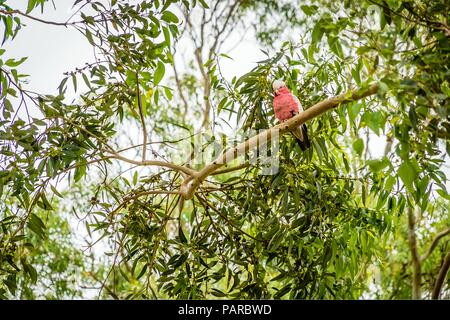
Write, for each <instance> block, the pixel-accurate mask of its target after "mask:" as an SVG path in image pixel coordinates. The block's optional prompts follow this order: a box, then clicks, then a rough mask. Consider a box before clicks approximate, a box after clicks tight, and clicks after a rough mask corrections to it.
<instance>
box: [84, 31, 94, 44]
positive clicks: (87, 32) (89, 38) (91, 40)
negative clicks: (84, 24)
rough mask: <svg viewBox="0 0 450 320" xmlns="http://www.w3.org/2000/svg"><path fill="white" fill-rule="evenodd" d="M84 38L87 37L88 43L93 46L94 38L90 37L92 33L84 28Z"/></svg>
mask: <svg viewBox="0 0 450 320" xmlns="http://www.w3.org/2000/svg"><path fill="white" fill-rule="evenodd" d="M86 38H87V39H88V41H89V43H90V44H91V45H93V46H95V42H94V38H93V37H92V33H91V32H90V31H89V30H88V29H86Z"/></svg>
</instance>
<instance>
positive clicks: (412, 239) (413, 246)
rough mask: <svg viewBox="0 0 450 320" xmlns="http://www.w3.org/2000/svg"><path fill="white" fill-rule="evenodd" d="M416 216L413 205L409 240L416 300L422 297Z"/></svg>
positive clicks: (410, 210)
mask: <svg viewBox="0 0 450 320" xmlns="http://www.w3.org/2000/svg"><path fill="white" fill-rule="evenodd" d="M415 224H416V218H415V216H414V211H413V209H412V208H411V207H409V208H408V242H409V248H410V250H411V255H412V263H413V283H412V298H413V299H414V300H418V299H420V284H421V265H420V257H419V253H418V250H417V241H416V231H415Z"/></svg>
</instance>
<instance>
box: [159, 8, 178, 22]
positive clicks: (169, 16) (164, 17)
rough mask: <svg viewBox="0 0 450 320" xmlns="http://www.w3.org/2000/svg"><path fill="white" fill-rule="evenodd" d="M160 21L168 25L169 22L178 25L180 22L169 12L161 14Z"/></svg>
mask: <svg viewBox="0 0 450 320" xmlns="http://www.w3.org/2000/svg"><path fill="white" fill-rule="evenodd" d="M161 19H162V20H164V21H166V22H168V23H170V22H173V23H178V22H179V21H180V20H179V19H178V17H177V16H176V15H175V14H173V13H172V12H170V11H168V10H166V11H164V12H163V14H162V16H161Z"/></svg>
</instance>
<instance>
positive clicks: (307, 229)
mask: <svg viewBox="0 0 450 320" xmlns="http://www.w3.org/2000/svg"><path fill="white" fill-rule="evenodd" d="M72 2H73V7H72V9H73V12H74V13H73V14H72V15H71V16H70V18H69V19H68V20H66V21H62V20H61V21H60V20H58V21H55V20H52V19H47V18H46V15H47V13H48V12H50V11H51V10H54V6H55V5H56V6H58V5H59V4H58V3H56V4H55V3H53V2H52V1H48V0H28V2H27V5H25V6H24V7H23V8H21V7H16V6H17V4H16V2H15V1H10V0H3V1H0V18H1V21H2V27H3V31H4V32H3V39H2V41H3V44H7V43H12V44H14V42H15V41H17V38H16V36H17V35H18V34H19V33H27V32H28V33H32V32H33V30H32V28H29V26H28V24H29V23H39V24H45V25H47V26H48V27H49V28H66V29H67V30H68V29H73V30H76V31H78V32H79V33H80V34H81V35H82V36H83V38H84V39H85V41H86V43H88V44H89V45H90V46H91V47H92V52H93V59H92V61H86V64H85V65H83V66H77V67H74V68H73V69H70V68H71V66H68V70H67V72H66V73H65V74H64V75H59V74H50V75H47V76H48V77H51V78H54V79H55V81H57V82H58V83H59V86H58V88H57V90H56V91H55V92H53V93H51V92H36V91H34V90H33V88H30V86H29V84H28V81H27V80H28V79H30V78H33V74H31V75H26V74H23V71H21V66H22V63H24V61H26V59H27V57H26V56H24V57H22V56H17V57H16V56H14V57H11V56H10V55H9V54H8V50H5V49H4V48H2V49H0V89H1V90H0V91H1V93H0V103H1V104H0V297H1V298H3V299H17V298H22V299H36V298H47V299H63V298H75V297H98V298H102V299H110V298H113V299H155V298H170V299H175V298H183V299H211V298H240V299H261V298H264V299H359V298H370V299H409V298H413V299H437V298H449V297H450V279H449V277H447V273H448V269H449V268H450V242H449V239H450V237H449V236H448V235H449V234H450V216H449V208H450V206H449V204H450V202H449V201H450V195H449V193H448V187H449V184H448V181H447V177H448V175H449V174H450V162H449V161H448V159H449V155H450V139H449V138H450V64H449V61H450V42H449V40H450V16H449V12H450V10H449V9H450V4H449V3H448V1H444V0H429V1H426V2H425V1H422V0H403V1H397V0H362V1H348V0H346V1H344V2H343V3H339V2H336V1H330V0H315V1H314V0H313V1H304V0H291V1H289V0H278V1H275V0H262V1H250V0H223V1H219V0H211V1H209V0H183V1H180V0H154V1H144V0H139V1H126V0H108V1H106V0H99V1H92V0H76V1H72ZM248 38H250V39H251V41H252V43H253V45H254V46H257V47H258V48H259V49H260V51H261V52H262V54H263V55H264V56H265V58H264V59H263V60H260V61H257V62H255V63H253V65H252V66H253V68H249V69H248V70H243V68H242V65H243V63H242V60H243V59H244V57H245V52H243V50H234V49H235V48H238V49H239V45H240V44H242V42H243V41H244V39H248ZM55 41H57V40H56V39H55ZM2 46H3V45H2ZM24 54H27V55H29V56H32V55H33V51H32V50H30V52H27V53H24ZM253 61H254V60H253ZM230 73H231V75H230ZM232 73H235V74H232ZM275 79H282V80H284V81H285V82H286V84H287V86H288V87H289V89H290V90H291V91H292V93H293V94H295V95H296V96H298V97H299V99H300V101H301V102H302V105H303V107H304V108H305V112H303V113H300V114H298V115H296V116H295V117H294V118H292V119H290V120H288V121H287V122H285V123H282V124H277V123H276V122H275V118H274V114H273V106H272V100H273V93H272V82H273V80H275ZM302 123H306V124H307V126H308V130H309V131H308V132H309V135H310V140H311V143H312V148H311V149H308V150H307V151H305V152H302V151H301V150H300V148H299V147H298V146H297V144H296V142H295V141H294V139H292V138H291V137H290V135H289V134H286V133H287V132H288V129H289V128H293V127H295V126H298V125H299V124H302ZM261 141H262V142H261ZM266 142H267V143H266ZM262 153H264V154H269V155H270V156H269V157H268V159H267V158H261V157H258V156H259V155H261V154H262ZM266 160H269V163H267V161H266ZM267 164H269V165H272V166H273V165H274V164H276V166H275V169H274V170H269V171H268V170H267ZM272 169H273V168H272Z"/></svg>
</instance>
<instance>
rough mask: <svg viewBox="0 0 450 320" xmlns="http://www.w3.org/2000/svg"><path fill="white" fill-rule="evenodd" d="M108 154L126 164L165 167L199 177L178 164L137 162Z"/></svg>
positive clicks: (112, 153)
mask: <svg viewBox="0 0 450 320" xmlns="http://www.w3.org/2000/svg"><path fill="white" fill-rule="evenodd" d="M108 152H109V153H111V158H112V159H117V160H122V161H124V162H128V163H131V164H134V165H137V166H158V167H165V168H170V169H173V170H175V171H179V172H182V173H184V174H186V175H189V176H195V175H197V172H196V171H195V170H192V169H189V168H186V167H184V166H180V165H177V164H174V163H171V162H166V161H157V160H145V161H137V160H133V159H129V158H126V157H124V156H121V155H120V154H118V153H115V152H110V151H108Z"/></svg>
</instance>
